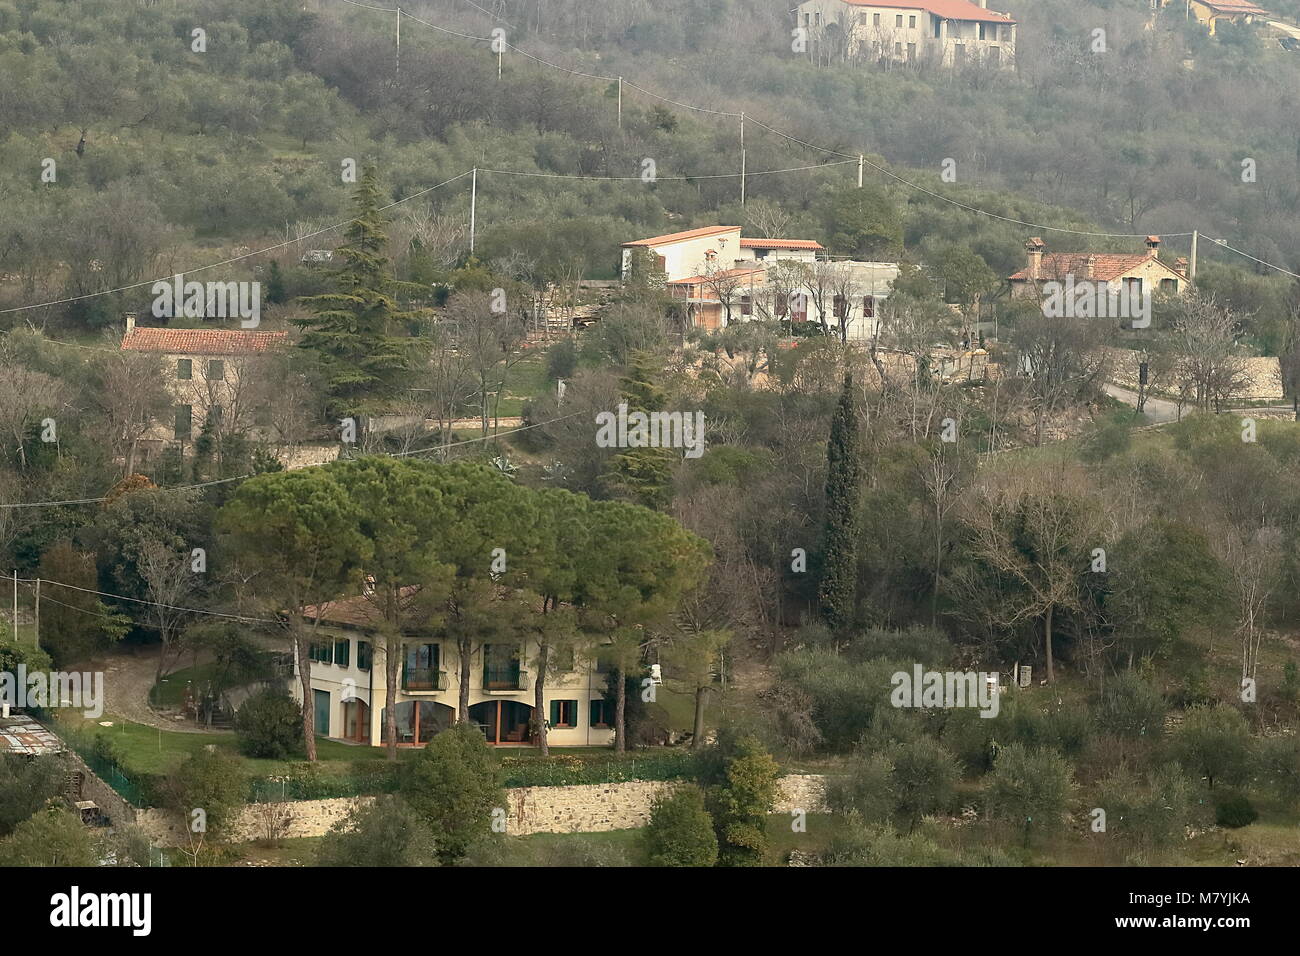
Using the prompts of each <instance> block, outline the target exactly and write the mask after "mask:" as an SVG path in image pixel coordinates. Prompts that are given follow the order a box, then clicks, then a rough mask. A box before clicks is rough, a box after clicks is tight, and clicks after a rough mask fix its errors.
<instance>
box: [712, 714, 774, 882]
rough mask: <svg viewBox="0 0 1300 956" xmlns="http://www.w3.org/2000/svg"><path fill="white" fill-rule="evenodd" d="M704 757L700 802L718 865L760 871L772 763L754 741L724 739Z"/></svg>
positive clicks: (769, 806)
mask: <svg viewBox="0 0 1300 956" xmlns="http://www.w3.org/2000/svg"><path fill="white" fill-rule="evenodd" d="M709 756H710V758H711V759H710V760H709V762H708V765H706V770H705V775H706V776H705V779H706V781H707V783H708V784H709V786H708V788H707V791H706V800H705V802H706V806H707V807H708V810H709V814H710V815H711V816H712V817H713V828H714V832H715V833H716V834H717V837H718V864H719V865H720V866H761V865H762V864H763V857H764V855H765V854H766V852H767V815H768V814H769V813H770V812H771V811H772V805H773V803H775V802H776V779H777V775H778V774H779V772H780V771H779V770H778V768H777V765H776V761H775V760H773V759H772V755H771V754H769V753H768V752H767V751H765V750H764V749H763V748H762V746H761V745H760V744H759V743H758V741H757V740H756V739H755V738H753V737H750V736H744V737H739V738H733V737H731V736H730V735H726V734H724V735H722V736H721V737H720V739H719V742H718V744H717V746H716V747H714V748H713V753H711V754H710V755H709Z"/></svg>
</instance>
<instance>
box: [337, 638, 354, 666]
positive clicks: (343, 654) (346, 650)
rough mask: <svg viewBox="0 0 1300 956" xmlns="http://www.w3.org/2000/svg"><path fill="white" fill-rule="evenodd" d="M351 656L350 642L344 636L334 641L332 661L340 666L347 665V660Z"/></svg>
mask: <svg viewBox="0 0 1300 956" xmlns="http://www.w3.org/2000/svg"><path fill="white" fill-rule="evenodd" d="M351 656H352V642H351V641H349V640H348V639H347V638H346V637H345V638H343V640H341V641H335V642H334V663H336V664H338V665H339V666H340V667H347V666H348V661H349V659H350V658H351Z"/></svg>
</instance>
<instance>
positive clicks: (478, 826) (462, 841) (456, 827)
mask: <svg viewBox="0 0 1300 956" xmlns="http://www.w3.org/2000/svg"><path fill="white" fill-rule="evenodd" d="M401 792H402V797H403V799H405V800H406V802H407V803H408V804H409V805H410V806H411V809H412V810H414V811H415V813H416V815H417V816H418V817H419V818H420V820H421V821H423V823H424V825H425V827H426V828H427V829H428V831H429V833H430V834H431V835H432V838H433V842H434V848H435V850H436V851H437V854H438V859H439V860H441V861H442V862H443V863H444V864H452V863H456V862H457V861H459V860H460V859H462V858H463V857H464V856H465V854H466V853H467V852H468V851H469V848H470V847H471V846H472V845H473V844H474V843H475V842H477V841H478V840H481V839H482V838H483V837H485V836H487V835H488V833H490V832H491V823H492V812H493V811H494V810H500V811H501V812H502V813H504V812H505V807H506V794H505V790H504V789H502V787H501V768H500V766H499V765H498V764H497V761H496V757H495V756H493V754H492V751H491V749H490V748H489V747H488V745H487V741H485V740H484V739H483V735H482V734H481V733H479V732H478V731H477V730H476V729H475V728H474V727H473V726H471V725H470V724H456V725H455V726H454V727H452V728H450V729H449V730H444V731H443V732H442V733H440V734H438V735H437V736H436V737H434V738H433V740H431V741H429V743H428V744H427V745H426V746H425V747H424V749H423V750H421V751H420V753H419V755H418V756H417V757H416V758H415V759H414V760H412V761H410V763H408V764H407V765H406V767H405V772H404V774H403V781H402V791H401Z"/></svg>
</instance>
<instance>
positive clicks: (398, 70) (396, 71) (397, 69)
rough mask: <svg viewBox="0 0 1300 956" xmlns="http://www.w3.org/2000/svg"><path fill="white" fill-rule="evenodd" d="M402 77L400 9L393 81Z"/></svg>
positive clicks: (398, 11) (400, 11)
mask: <svg viewBox="0 0 1300 956" xmlns="http://www.w3.org/2000/svg"><path fill="white" fill-rule="evenodd" d="M401 75H402V8H401V7H398V8H397V58H396V61H395V67H394V69H393V79H397V77H399V76H401Z"/></svg>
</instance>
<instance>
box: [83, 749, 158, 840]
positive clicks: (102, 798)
mask: <svg viewBox="0 0 1300 956" xmlns="http://www.w3.org/2000/svg"><path fill="white" fill-rule="evenodd" d="M66 755H67V758H68V760H69V761H70V762H71V764H72V768H73V770H75V771H76V772H78V773H80V774H81V793H80V795H78V796H77V798H76V799H78V800H93V801H94V802H95V805H96V806H98V807H99V811H100V813H102V814H104V816H106V817H108V819H109V820H111V821H112V822H113V823H115V824H123V823H133V822H135V819H136V817H137V816H138V815H139V813H140V811H139V810H137V809H136V808H135V807H133V806H131V804H129V803H127V802H126V800H125V799H124V798H123V797H122V796H121V795H120V794H119V793H118V792H117V791H116V790H114V789H113V788H112V787H110V786H109V785H108V784H106V783H105V782H104V781H103V780H101V779H100V777H99V775H98V774H96V773H95V772H94V771H93V770H91V769H90V767H88V766H86V762H85V761H84V760H82V759H81V758H80V757H79V756H77V754H76V753H74V752H73V751H71V750H68V751H66Z"/></svg>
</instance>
